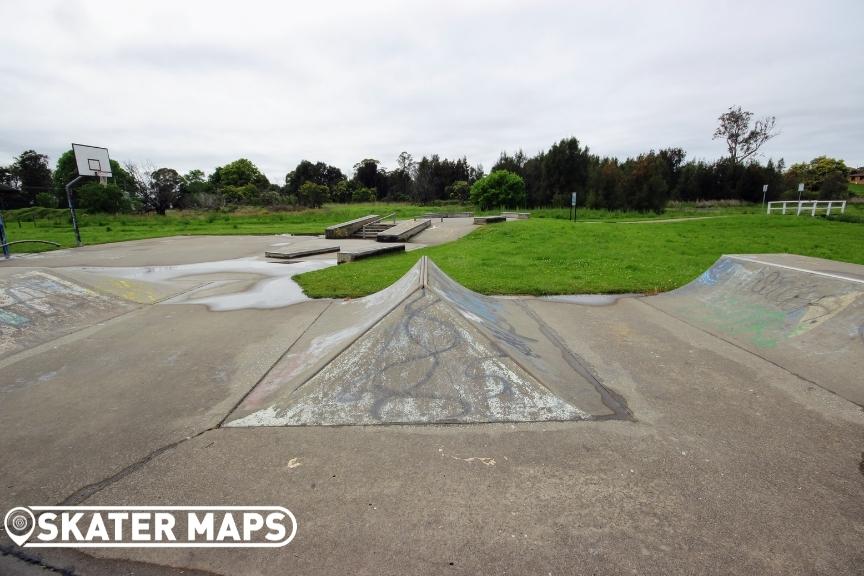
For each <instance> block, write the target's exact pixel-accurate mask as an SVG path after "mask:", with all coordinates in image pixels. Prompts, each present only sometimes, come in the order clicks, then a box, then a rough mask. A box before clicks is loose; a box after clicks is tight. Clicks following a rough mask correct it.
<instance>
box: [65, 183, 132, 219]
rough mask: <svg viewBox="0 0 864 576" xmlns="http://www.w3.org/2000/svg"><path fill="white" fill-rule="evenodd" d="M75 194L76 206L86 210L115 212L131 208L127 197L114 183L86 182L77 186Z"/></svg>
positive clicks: (126, 210)
mask: <svg viewBox="0 0 864 576" xmlns="http://www.w3.org/2000/svg"><path fill="white" fill-rule="evenodd" d="M75 194H76V196H77V197H78V206H79V207H80V208H81V209H82V210H86V211H87V212H104V213H106V214H117V213H118V212H128V211H129V210H131V208H132V205H131V203H130V202H129V197H128V196H126V194H125V193H124V192H123V190H121V189H120V187H119V186H118V185H117V184H114V183H111V184H106V185H105V186H102V185H101V184H99V183H98V182H87V183H86V184H84V185H82V186H81V187H80V188H78V189H77V190H76V191H75Z"/></svg>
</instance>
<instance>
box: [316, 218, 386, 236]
mask: <svg viewBox="0 0 864 576" xmlns="http://www.w3.org/2000/svg"><path fill="white" fill-rule="evenodd" d="M376 220H378V215H377V214H369V215H368V216H363V217H362V218H357V219H355V220H349V221H348V222H342V223H340V224H334V225H333V226H328V227H327V228H326V229H325V230H324V237H325V238H348V237H350V236H351V235H352V234H354V232H356V231H358V230H360V229H361V228H363V226H365V225H366V224H371V223H372V222H375V221H376Z"/></svg>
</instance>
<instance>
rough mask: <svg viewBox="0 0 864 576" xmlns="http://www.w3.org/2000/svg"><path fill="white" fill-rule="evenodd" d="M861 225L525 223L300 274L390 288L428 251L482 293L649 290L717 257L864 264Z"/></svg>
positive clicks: (313, 292) (744, 220)
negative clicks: (780, 256)
mask: <svg viewBox="0 0 864 576" xmlns="http://www.w3.org/2000/svg"><path fill="white" fill-rule="evenodd" d="M862 248H864V225H861V224H854V223H847V222H836V221H827V220H825V219H824V218H811V217H807V218H804V217H794V216H786V217H781V216H770V217H769V216H764V215H761V214H760V215H743V216H728V217H724V218H716V219H711V220H695V221H690V222H688V221H680V222H671V223H666V224H659V223H658V224H626V223H621V222H618V223H611V222H610V223H599V224H588V223H575V224H574V223H570V222H566V221H560V220H554V219H545V220H543V219H539V220H533V219H532V220H525V221H518V222H508V223H506V224H496V225H489V226H486V227H483V228H480V229H478V230H476V231H475V232H473V233H472V234H470V235H469V236H466V237H465V238H462V239H461V240H458V241H456V242H454V243H451V244H445V245H441V246H435V247H431V248H425V249H422V250H416V251H412V252H408V253H405V254H399V255H395V256H384V257H381V258H374V259H370V260H362V261H360V262H355V263H351V264H346V265H342V266H336V267H333V268H328V269H325V270H320V271H316V272H310V273H306V274H302V275H299V276H297V277H296V279H297V281H298V282H299V283H300V285H301V286H302V287H303V289H304V290H305V291H306V293H307V294H308V295H310V296H314V297H358V296H363V295H366V294H371V293H372V292H376V291H378V290H381V289H382V288H385V287H386V286H388V285H389V284H391V283H392V282H393V281H395V280H396V279H398V278H399V277H400V276H401V275H402V274H404V273H405V272H406V271H407V270H408V269H409V268H410V267H411V266H412V265H413V264H414V262H416V261H417V259H418V258H419V257H420V256H421V255H425V256H429V257H430V258H432V259H433V260H434V261H435V263H436V264H438V266H440V267H441V268H442V269H443V270H444V271H445V272H447V273H448V274H450V275H451V276H452V277H453V278H455V279H456V280H457V281H458V282H460V283H462V284H463V285H465V286H467V287H468V288H470V289H472V290H475V291H477V292H482V293H484V294H533V295H544V294H579V293H622V292H642V293H646V292H648V293H650V292H657V291H664V290H670V289H672V288H676V287H678V286H681V285H682V284H685V283H687V282H689V281H691V280H693V279H694V278H696V277H697V276H698V275H699V274H701V273H702V272H703V271H704V270H705V269H706V268H708V267H709V266H710V265H711V264H712V263H713V262H714V261H715V260H716V259H717V258H718V257H719V256H720V255H722V254H733V253H766V252H790V253H796V254H803V255H807V256H816V257H820V258H829V259H833V260H842V261H846V262H854V263H858V264H864V249H862Z"/></svg>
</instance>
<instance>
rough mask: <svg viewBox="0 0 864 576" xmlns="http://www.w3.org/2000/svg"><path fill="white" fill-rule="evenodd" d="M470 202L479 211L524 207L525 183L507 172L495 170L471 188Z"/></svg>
mask: <svg viewBox="0 0 864 576" xmlns="http://www.w3.org/2000/svg"><path fill="white" fill-rule="evenodd" d="M471 201H472V202H473V203H474V204H476V205H477V206H479V208H480V209H481V210H485V209H487V208H496V207H512V208H517V207H519V206H524V205H525V181H524V180H522V177H521V176H519V175H518V174H514V173H513V172H510V171H508V170H495V171H494V172H492V173H491V174H489V175H488V176H486V177H484V178H481V179H480V180H478V181H477V182H475V183H474V185H473V186H472V187H471Z"/></svg>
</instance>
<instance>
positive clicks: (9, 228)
mask: <svg viewBox="0 0 864 576" xmlns="http://www.w3.org/2000/svg"><path fill="white" fill-rule="evenodd" d="M436 210H449V211H461V210H466V208H465V207H463V206H447V207H442V208H436V207H434V206H433V207H430V206H415V205H411V204H378V203H369V204H332V205H326V206H324V207H323V208H319V209H315V210H300V211H294V212H290V211H284V212H271V211H268V210H266V209H263V208H262V209H239V210H237V211H235V212H203V211H202V212H198V211H185V212H181V211H172V212H169V213H168V215H166V216H157V215H155V214H146V215H137V214H119V215H115V216H112V215H109V214H86V213H83V212H79V213H78V222H79V226H80V227H81V239H82V241H83V242H84V244H103V243H105V242H120V241H123V240H140V239H142V238H156V237H160V236H178V235H186V234H190V235H191V234H214V235H227V234H323V233H324V229H325V228H326V227H327V226H330V225H332V224H337V223H339V222H344V221H346V220H353V219H354V218H359V217H361V216H364V215H366V214H378V215H379V216H386V215H388V214H390V213H392V212H396V216H397V218H411V217H414V216H419V215H421V214H423V213H424V212H435V211H436ZM3 218H4V220H5V221H6V232H7V236H8V237H9V241H14V240H32V239H39V240H49V241H52V242H57V243H59V244H61V245H62V246H74V245H75V236H74V233H73V232H72V228H71V225H70V223H69V211H68V210H59V209H50V208H26V209H22V210H9V211H7V212H4V214H3ZM51 249H53V248H52V247H51V246H48V245H44V244H43V245H39V244H21V245H15V246H12V251H13V252H38V251H41V250H51Z"/></svg>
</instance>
